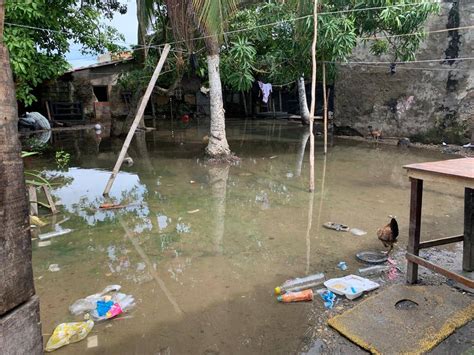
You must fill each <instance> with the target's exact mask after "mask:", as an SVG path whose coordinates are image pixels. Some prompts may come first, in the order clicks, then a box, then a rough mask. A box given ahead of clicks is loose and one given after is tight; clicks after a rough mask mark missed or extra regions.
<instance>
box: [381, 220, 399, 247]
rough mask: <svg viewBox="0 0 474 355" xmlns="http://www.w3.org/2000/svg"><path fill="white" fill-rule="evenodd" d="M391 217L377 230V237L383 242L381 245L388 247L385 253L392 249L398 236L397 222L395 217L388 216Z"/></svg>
mask: <svg viewBox="0 0 474 355" xmlns="http://www.w3.org/2000/svg"><path fill="white" fill-rule="evenodd" d="M389 218H391V220H390V223H389V224H387V225H386V226H385V227H382V228H379V229H378V230H377V237H378V238H379V240H380V241H381V242H382V243H383V245H384V246H385V247H386V248H387V247H389V248H390V249H389V250H388V251H387V255H389V254H390V252H391V251H392V249H393V245H394V244H395V243H396V242H397V237H398V223H397V220H396V219H395V217H392V216H389Z"/></svg>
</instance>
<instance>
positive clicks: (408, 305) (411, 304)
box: [395, 299, 418, 309]
mask: <svg viewBox="0 0 474 355" xmlns="http://www.w3.org/2000/svg"><path fill="white" fill-rule="evenodd" d="M416 307H418V303H416V302H415V301H412V300H407V299H403V300H400V301H398V302H397V303H395V308H396V309H415V308H416Z"/></svg>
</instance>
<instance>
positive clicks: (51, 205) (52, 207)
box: [42, 185, 58, 214]
mask: <svg viewBox="0 0 474 355" xmlns="http://www.w3.org/2000/svg"><path fill="white" fill-rule="evenodd" d="M42 187H43V192H44V195H45V196H46V200H47V201H48V205H49V209H50V210H51V213H52V214H56V213H58V210H57V209H56V205H55V204H54V200H53V197H52V196H51V193H50V192H49V188H48V186H46V185H43V186H42Z"/></svg>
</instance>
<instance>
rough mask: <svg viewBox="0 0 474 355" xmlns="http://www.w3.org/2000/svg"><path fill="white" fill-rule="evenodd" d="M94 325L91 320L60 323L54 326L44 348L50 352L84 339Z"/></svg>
mask: <svg viewBox="0 0 474 355" xmlns="http://www.w3.org/2000/svg"><path fill="white" fill-rule="evenodd" d="M93 327H94V322H93V321H92V320H87V321H85V322H72V323H61V324H59V325H58V326H57V327H56V328H54V331H53V334H52V335H51V337H50V338H49V340H48V343H47V344H46V348H45V350H46V351H48V352H50V351H53V350H56V349H59V348H60V347H62V346H64V345H68V344H71V343H76V342H78V341H81V340H82V339H84V338H85V337H86V336H87V335H88V334H89V333H90V331H91V330H92V328H93Z"/></svg>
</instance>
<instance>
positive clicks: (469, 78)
mask: <svg viewBox="0 0 474 355" xmlns="http://www.w3.org/2000/svg"><path fill="white" fill-rule="evenodd" d="M440 4H441V8H442V10H441V14H440V15H439V16H432V17H431V18H430V19H429V21H428V24H427V26H426V29H427V30H428V31H434V30H439V29H446V28H453V27H462V26H471V25H473V24H474V1H470V0H443V1H441V3H440ZM473 53H474V30H473V29H470V30H459V31H450V32H442V33H437V34H431V35H428V36H427V38H426V40H425V42H424V43H423V44H422V46H421V48H420V49H419V51H418V53H417V55H416V59H417V60H427V59H436V58H440V59H444V58H447V57H458V58H462V57H473ZM386 60H389V59H388V58H384V57H382V58H379V57H374V56H371V55H370V54H369V50H368V48H367V47H364V46H359V47H358V48H357V49H356V51H355V53H354V55H353V58H352V61H386ZM423 68H426V69H423ZM338 70H339V71H338V79H337V81H336V83H335V85H336V89H335V92H336V97H335V123H336V125H338V126H350V127H352V128H354V129H356V130H358V131H359V132H361V133H362V134H365V133H366V132H367V126H369V125H371V126H373V127H374V128H377V129H382V130H383V132H384V134H385V135H392V136H412V135H415V134H424V133H426V132H428V131H429V130H433V129H439V130H445V131H449V130H459V129H462V130H464V133H465V136H466V137H467V140H469V136H470V126H471V122H472V120H473V119H474V117H473V116H474V61H473V60H470V61H468V60H466V61H449V60H440V61H437V62H435V63H416V64H405V65H397V68H396V74H394V75H391V74H390V69H389V66H388V65H386V66H382V67H374V66H364V65H352V66H349V65H340V66H339V68H338Z"/></svg>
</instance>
